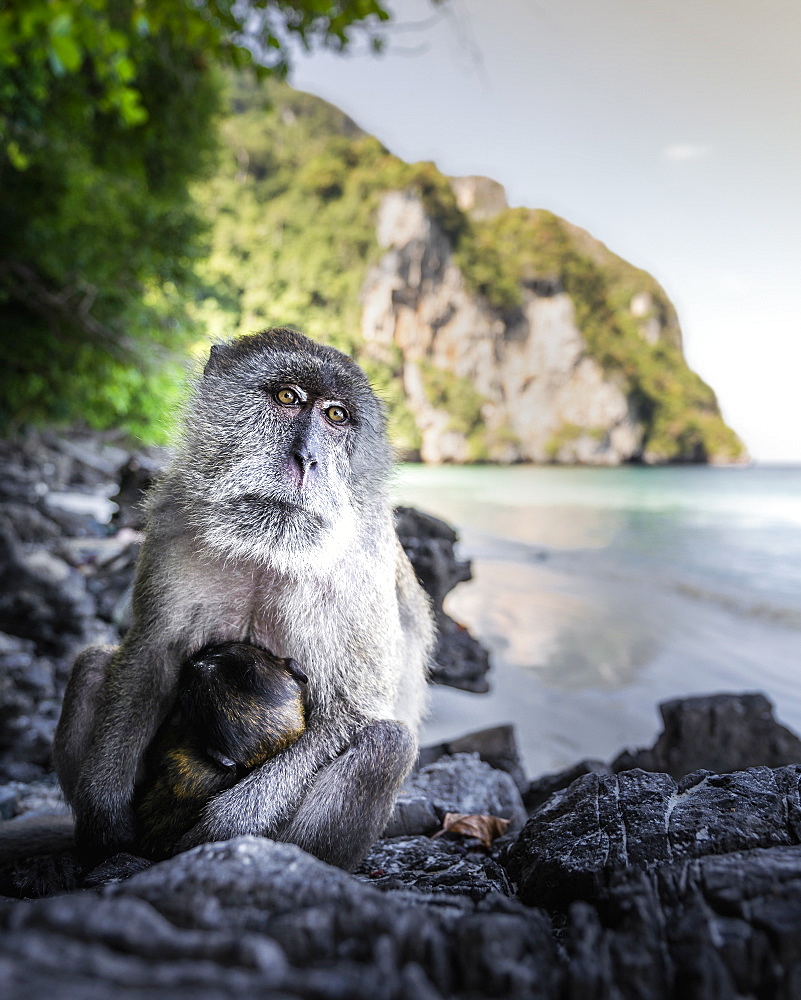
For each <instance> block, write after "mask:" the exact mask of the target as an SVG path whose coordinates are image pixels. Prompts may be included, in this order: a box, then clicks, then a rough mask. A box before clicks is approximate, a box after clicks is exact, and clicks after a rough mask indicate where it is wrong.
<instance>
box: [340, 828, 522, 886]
mask: <svg viewBox="0 0 801 1000" xmlns="http://www.w3.org/2000/svg"><path fill="white" fill-rule="evenodd" d="M356 874H357V877H358V878H360V879H361V880H362V881H365V882H368V883H369V884H370V885H373V886H375V887H376V888H378V889H410V890H413V891H416V892H433V893H437V892H443V893H451V894H454V895H459V896H469V897H470V898H471V899H474V900H479V899H483V898H484V896H486V895H487V894H488V893H490V892H499V893H502V894H503V895H505V896H511V895H512V892H511V889H510V888H509V881H508V879H507V877H506V872H505V871H504V870H503V868H501V866H500V865H499V864H497V863H496V862H495V861H494V860H493V859H492V858H491V857H488V856H487V854H486V853H482V852H480V851H470V850H467V849H466V848H465V847H464V846H463V844H460V843H459V842H458V841H457V840H448V839H446V838H445V837H438V838H436V839H432V838H431V837H422V836H418V837H395V838H392V839H385V840H379V842H378V843H377V844H376V845H375V846H374V847H373V849H372V850H371V851H370V853H369V854H368V855H367V857H366V858H365V860H364V861H363V862H362V864H361V865H360V866H359V868H358V870H357V873H356Z"/></svg>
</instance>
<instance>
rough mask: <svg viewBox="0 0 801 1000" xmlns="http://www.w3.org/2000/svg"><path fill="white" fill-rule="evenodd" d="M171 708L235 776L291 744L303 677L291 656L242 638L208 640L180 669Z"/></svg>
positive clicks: (300, 720) (300, 715) (299, 728)
mask: <svg viewBox="0 0 801 1000" xmlns="http://www.w3.org/2000/svg"><path fill="white" fill-rule="evenodd" d="M182 671H183V673H182V677H181V683H180V695H179V698H178V703H177V706H176V707H177V709H178V712H179V714H180V716H181V718H182V721H183V723H184V724H185V725H186V726H188V727H189V729H190V730H191V731H192V732H193V733H194V734H195V735H196V736H197V737H199V738H200V739H201V740H202V741H204V743H205V745H206V752H207V754H208V756H209V757H210V758H211V759H212V760H214V761H215V762H216V763H217V764H218V765H219V766H220V767H222V768H226V769H230V770H232V771H235V772H236V774H237V776H238V777H239V776H241V775H243V774H246V773H247V772H248V771H251V770H252V769H253V768H254V767H258V766H259V765H260V764H262V763H264V762H265V761H266V760H269V759H270V758H271V757H274V756H275V754H277V753H278V752H279V751H281V750H283V749H284V748H285V747H287V746H289V745H290V744H291V743H294V742H295V740H297V739H298V737H299V736H300V735H301V733H302V732H303V730H304V729H305V726H306V720H305V706H304V696H305V687H306V682H307V678H306V675H305V674H304V673H303V671H302V670H301V669H300V668H299V667H298V665H297V663H295V661H294V660H291V659H289V658H282V657H278V656H273V654H272V653H270V652H269V651H268V650H266V649H262V648H261V647H259V646H252V645H250V644H249V643H246V642H223V643H212V644H209V645H207V646H204V647H203V648H202V649H200V650H198V651H197V652H196V653H195V654H194V655H193V656H191V657H190V658H189V659H188V660H187V661H186V662H185V663H184V666H183V668H182Z"/></svg>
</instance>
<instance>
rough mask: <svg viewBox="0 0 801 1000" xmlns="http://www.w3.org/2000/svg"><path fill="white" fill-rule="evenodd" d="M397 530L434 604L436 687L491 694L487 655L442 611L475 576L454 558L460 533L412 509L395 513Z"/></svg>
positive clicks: (466, 566) (463, 563)
mask: <svg viewBox="0 0 801 1000" xmlns="http://www.w3.org/2000/svg"><path fill="white" fill-rule="evenodd" d="M395 528H396V530H397V532H398V537H399V538H400V541H401V544H402V545H403V548H404V549H405V551H406V554H407V555H408V557H409V559H410V561H411V563H412V566H413V567H414V571H415V573H416V575H417V579H418V580H419V581H420V583H421V584H422V586H423V587H424V588H425V590H426V593H427V594H428V595H429V596H430V598H431V602H432V606H433V609H434V615H435V617H436V621H437V630H438V639H437V648H436V650H435V654H434V661H435V662H434V667H433V670H432V675H431V679H432V681H433V682H434V683H435V684H447V685H449V686H450V687H456V688H461V689H463V690H465V691H474V692H476V693H481V692H485V691H488V690H489V684H488V682H487V678H486V675H487V672H488V671H489V668H490V663H489V654H488V652H487V651H486V649H484V647H483V646H482V645H481V643H479V642H478V641H477V640H476V639H474V638H473V637H472V636H471V635H470V633H469V632H468V631H467V629H466V628H465V627H464V626H463V625H460V624H459V623H458V622H455V621H454V620H453V619H452V618H450V617H449V616H448V615H446V614H445V612H444V611H443V609H442V602H443V600H444V599H445V596H446V595H447V594H448V593H450V591H451V590H453V588H454V587H455V586H456V585H457V583H463V582H465V581H467V580H469V579H471V576H472V574H471V572H470V563H469V562H460V561H459V560H458V559H457V558H456V555H455V553H454V547H455V545H456V541H457V537H458V536H457V534H456V532H455V531H454V530H453V528H451V527H450V525H448V524H446V523H445V522H444V521H440V520H439V518H436V517H432V516H431V515H430V514H424V513H423V512H422V511H419V510H414V509H413V508H411V507H396V508H395Z"/></svg>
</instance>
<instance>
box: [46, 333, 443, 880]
mask: <svg viewBox="0 0 801 1000" xmlns="http://www.w3.org/2000/svg"><path fill="white" fill-rule="evenodd" d="M287 385H289V386H295V387H298V388H299V390H300V393H301V398H302V400H303V402H302V405H300V406H298V407H294V408H293V407H286V406H281V405H279V404H278V402H277V401H276V399H275V393H276V392H277V390H278V389H279V388H280V387H281V386H287ZM334 402H335V403H339V404H342V405H343V406H344V407H346V408H347V410H348V411H349V413H350V415H351V421H350V423H348V424H347V425H346V426H338V425H333V424H332V423H331V422H330V421H329V420H327V419H326V417H325V416H324V412H325V411H326V408H327V407H328V406H329V405H330V404H331V403H334ZM390 468H391V459H390V452H389V447H388V445H387V442H386V437H385V433H384V416H383V412H382V408H381V406H380V404H379V403H378V401H377V399H376V398H375V396H374V394H373V393H372V391H371V390H370V388H369V385H368V383H367V380H366V378H365V376H364V374H363V373H362V371H361V369H359V368H358V366H357V365H355V364H354V362H352V361H351V360H350V359H349V358H347V357H346V356H345V355H342V354H340V353H339V352H338V351H334V350H333V349H331V348H327V347H322V346H320V345H318V344H315V343H314V342H312V341H310V340H307V339H306V338H305V337H303V336H302V335H300V334H298V333H296V332H294V331H288V330H273V331H267V332H265V333H263V334H257V335H254V336H252V337H246V338H243V339H242V340H240V341H234V342H233V343H231V344H229V345H220V346H218V347H217V348H215V349H214V350H213V351H212V355H211V357H210V359H209V362H208V364H207V366H206V371H205V374H204V377H203V379H202V380H201V381H200V383H199V385H198V388H197V391H196V393H195V396H194V399H193V402H192V405H191V408H190V410H189V414H188V418H187V424H186V431H185V435H184V439H183V442H182V445H181V448H180V449H179V451H178V454H177V457H176V459H175V462H174V464H173V466H172V467H171V469H170V470H169V471H168V472H167V473H166V475H165V477H164V478H163V480H162V481H161V483H160V485H159V486H158V487H157V488H156V490H155V491H154V493H153V495H152V498H151V500H150V503H149V521H148V527H147V535H146V539H145V542H144V544H143V546H142V553H141V556H140V562H139V565H138V568H137V578H136V585H135V591H134V622H133V626H132V628H131V630H130V631H129V633H128V634H127V635H126V637H125V640H124V642H123V644H122V645H121V646H120V648H119V650H118V651H117V652H116V654H115V655H114V656H113V658H112V659H111V660H110V662H109V663H108V676H107V678H106V679H105V680H104V681H103V683H102V686H101V690H99V691H98V690H97V689H96V688H93V687H92V685H91V683H87V681H86V676H87V670H86V669H85V667H80V666H79V665H80V664H81V663H83V664H84V665H85V664H86V663H87V662H91V663H95V662H99V658H100V657H101V654H100V653H91V652H89V653H85V654H83V659H82V660H79V664H76V674H75V676H74V680H71V682H70V689H69V690H68V693H67V698H66V701H65V710H64V713H63V715H62V719H61V721H60V723H59V734H58V739H57V745H56V769H57V772H58V774H59V778H60V780H61V783H62V786H63V788H64V791H65V794H66V795H67V797H68V799H69V801H70V803H71V805H72V806H73V809H74V812H75V816H76V839H77V841H78V844H79V846H82V847H83V848H84V849H85V850H86V851H89V852H92V851H98V852H100V853H110V852H112V851H115V850H120V849H123V848H126V847H128V846H130V844H131V843H132V839H133V825H132V814H131V800H132V796H133V789H134V784H135V781H136V776H137V772H138V770H139V768H140V765H141V761H142V758H143V755H144V753H145V750H146V749H147V746H148V745H149V743H150V741H151V740H152V738H153V736H154V734H155V732H156V730H157V728H158V727H159V725H160V723H161V722H162V720H163V719H164V717H165V715H166V713H167V712H168V710H169V708H170V706H171V704H172V702H173V700H174V698H175V693H176V684H177V678H178V671H179V667H180V664H181V662H182V661H183V660H184V659H185V658H186V657H187V656H190V655H191V654H192V653H193V652H194V651H195V650H197V649H198V648H199V647H200V646H202V645H204V644H205V643H206V642H208V641H209V640H210V639H211V638H214V639H215V641H225V640H229V639H236V640H244V641H251V642H254V643H258V644H260V645H262V646H264V647H266V648H268V649H270V650H272V652H273V653H275V655H277V656H280V657H290V656H291V657H292V658H293V659H295V660H297V661H298V663H300V664H301V666H302V668H303V670H304V671H305V672H306V674H307V675H308V678H309V685H308V710H307V726H306V731H305V732H304V734H303V735H302V736H301V737H300V739H298V741H297V742H296V743H295V744H293V745H292V746H291V747H289V748H287V749H286V750H284V751H282V752H281V753H280V754H279V755H278V756H276V757H275V758H273V759H272V760H270V761H268V762H267V763H266V764H264V765H263V766H262V767H260V768H258V769H257V770H255V771H254V772H252V773H251V774H249V775H248V776H246V777H245V778H244V779H243V780H242V781H240V782H239V783H238V784H237V785H235V786H234V787H233V788H231V789H228V790H227V791H224V792H222V793H220V794H219V795H217V796H215V798H214V799H212V801H211V802H210V803H209V805H208V806H207V807H206V810H205V813H204V818H203V820H202V821H201V822H200V823H199V824H198V825H197V826H196V827H195V828H194V829H193V830H192V831H191V832H190V834H189V835H187V837H185V838H184V842H183V844H182V846H183V847H189V846H192V845H194V844H197V843H201V842H204V841H210V840H223V839H228V838H229V837H232V836H236V835H239V834H262V835H266V836H270V837H273V838H276V839H286V840H289V841H292V842H297V843H300V844H301V845H302V846H303V847H305V848H306V849H308V850H310V851H311V852H312V853H315V854H318V855H319V856H323V857H326V858H328V859H330V860H332V861H334V862H335V863H337V864H341V865H342V866H344V867H350V866H352V865H353V864H355V863H356V862H357V861H358V860H359V857H360V856H361V854H363V853H364V852H365V851H366V850H367V849H368V847H369V844H370V842H371V841H372V839H374V838H375V837H376V836H377V835H378V834H379V833H380V828H381V826H382V824H383V822H384V820H385V819H386V816H387V814H388V812H389V810H390V809H391V807H392V800H394V796H395V793H396V791H397V788H398V786H399V785H400V783H401V781H402V780H403V777H404V776H405V774H406V773H407V771H408V770H409V768H410V767H411V765H412V762H413V759H414V755H415V753H416V735H412V734H416V731H417V727H418V723H419V721H420V718H421V715H422V713H423V711H424V708H425V700H426V670H427V665H428V660H429V656H430V652H431V646H432V642H433V626H432V622H431V614H430V610H429V607H428V602H427V599H426V597H425V595H424V593H423V591H422V589H421V588H420V586H419V584H418V583H417V581H416V579H415V576H414V572H413V570H412V568H411V565H410V564H409V561H408V559H407V558H406V555H405V553H404V552H403V549H402V548H401V546H400V543H399V542H398V540H397V537H396V534H395V530H394V526H393V521H392V511H391V506H390V503H389V499H388V494H387V477H388V475H389V471H390ZM93 657H94V658H98V659H97V660H96V659H93ZM81 677H83V680H81ZM90 691H91V697H89V692H90ZM95 704H96V719H92V723H91V725H88V724H87V723H88V720H89V719H90V718H91V717H92V716H93V715H94V714H95V712H94V709H93V705H95ZM76 720H80V722H79V724H78V723H76ZM390 721H393V722H394V723H395V724H394V725H392V726H388V725H387V723H388V722H390ZM376 723H381V725H378V726H376ZM79 730H80V731H82V732H84V733H86V732H93V734H94V741H93V743H92V746H91V747H86V746H85V745H82V744H81V738H80V737H79V736H78V735H77V732H78V731H79ZM76 763H77V766H78V771H79V773H78V774H76V771H75V768H76ZM364 788H368V789H371V790H370V791H369V793H368V794H366V795H365V794H364V792H363V789H364ZM335 789H336V791H334V790H335ZM337 840H338V842H339V844H340V845H341V846H340V847H338V848H337V847H335V846H332V845H333V843H334V841H337ZM347 845H352V846H347Z"/></svg>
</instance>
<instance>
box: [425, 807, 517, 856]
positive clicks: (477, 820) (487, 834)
mask: <svg viewBox="0 0 801 1000" xmlns="http://www.w3.org/2000/svg"><path fill="white" fill-rule="evenodd" d="M508 826H509V820H508V819H502V818H501V817H500V816H490V815H488V814H487V813H472V814H470V813H445V819H444V820H443V821H442V829H441V830H437V832H436V833H435V834H434V836H435V837H441V836H442V834H443V833H458V834H461V835H462V836H463V837H475V838H476V840H479V841H481V843H482V844H483V846H484V847H486V848H489V847H491V846H492V842H493V840H496V839H497V838H498V837H500V836H502V835H503V834H504V833H506V828H507V827H508Z"/></svg>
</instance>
